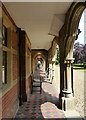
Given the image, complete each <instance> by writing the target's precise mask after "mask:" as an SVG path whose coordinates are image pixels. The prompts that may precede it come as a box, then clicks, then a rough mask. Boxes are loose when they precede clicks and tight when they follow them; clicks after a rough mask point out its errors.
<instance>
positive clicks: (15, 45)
mask: <svg viewBox="0 0 86 120" xmlns="http://www.w3.org/2000/svg"><path fill="white" fill-rule="evenodd" d="M11 40H12V48H13V49H15V50H18V36H17V34H16V33H15V32H14V31H12V33H11Z"/></svg>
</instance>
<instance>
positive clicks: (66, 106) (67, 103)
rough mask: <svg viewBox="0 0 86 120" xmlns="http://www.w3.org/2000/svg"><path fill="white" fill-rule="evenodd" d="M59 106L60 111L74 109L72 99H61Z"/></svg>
mask: <svg viewBox="0 0 86 120" xmlns="http://www.w3.org/2000/svg"><path fill="white" fill-rule="evenodd" d="M61 106H62V110H64V111H67V110H73V109H74V97H70V98H65V97H62V98H61Z"/></svg>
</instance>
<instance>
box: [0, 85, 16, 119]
mask: <svg viewBox="0 0 86 120" xmlns="http://www.w3.org/2000/svg"><path fill="white" fill-rule="evenodd" d="M17 95H18V84H16V85H15V86H13V87H12V88H11V89H10V90H9V91H8V92H7V93H6V94H5V95H4V96H3V97H2V117H3V118H4V117H5V116H6V114H7V112H8V111H9V110H10V108H11V107H12V105H13V103H14V101H15V100H16V99H17Z"/></svg>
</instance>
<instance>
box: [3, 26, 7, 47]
mask: <svg viewBox="0 0 86 120" xmlns="http://www.w3.org/2000/svg"><path fill="white" fill-rule="evenodd" d="M2 38H3V39H2V43H3V45H4V46H7V28H6V27H5V26H4V25H3V27H2Z"/></svg>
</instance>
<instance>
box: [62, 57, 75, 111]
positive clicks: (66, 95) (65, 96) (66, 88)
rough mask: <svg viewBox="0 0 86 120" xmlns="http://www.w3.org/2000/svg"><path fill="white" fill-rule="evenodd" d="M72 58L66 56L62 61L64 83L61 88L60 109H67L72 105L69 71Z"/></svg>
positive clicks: (70, 74) (70, 75)
mask: <svg viewBox="0 0 86 120" xmlns="http://www.w3.org/2000/svg"><path fill="white" fill-rule="evenodd" d="M73 61H74V58H68V59H66V60H65V62H64V85H63V89H62V98H61V101H62V102H61V103H62V109H63V110H69V109H72V108H73V106H74V100H73V89H72V86H73V85H72V84H73V82H72V73H71V64H72V63H73Z"/></svg>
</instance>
